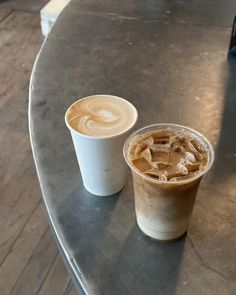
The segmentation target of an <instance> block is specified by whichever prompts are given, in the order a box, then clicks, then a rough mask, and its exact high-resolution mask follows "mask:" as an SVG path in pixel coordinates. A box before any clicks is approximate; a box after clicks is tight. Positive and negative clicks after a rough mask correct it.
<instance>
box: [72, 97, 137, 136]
mask: <svg viewBox="0 0 236 295" xmlns="http://www.w3.org/2000/svg"><path fill="white" fill-rule="evenodd" d="M135 120H136V111H135V108H134V107H133V106H132V105H131V104H130V103H128V102H127V101H125V100H123V99H120V98H118V97H115V96H106V95H104V96H102V95H98V96H90V97H87V98H85V99H81V100H79V101H77V102H76V103H74V104H73V105H72V106H71V107H70V108H69V110H68V112H67V122H68V123H69V125H70V126H71V127H72V128H73V129H75V130H76V131H78V132H80V133H82V134H85V135H90V136H98V137H100V136H101V137H102V136H112V135H116V134H119V133H122V132H124V131H126V130H127V129H129V128H130V126H132V125H133V124H134V122H135Z"/></svg>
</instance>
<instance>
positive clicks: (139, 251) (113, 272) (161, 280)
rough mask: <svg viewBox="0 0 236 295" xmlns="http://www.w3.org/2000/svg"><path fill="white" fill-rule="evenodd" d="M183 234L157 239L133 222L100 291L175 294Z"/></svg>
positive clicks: (107, 292)
mask: <svg viewBox="0 0 236 295" xmlns="http://www.w3.org/2000/svg"><path fill="white" fill-rule="evenodd" d="M185 241H186V234H185V235H183V236H182V237H181V238H180V239H179V240H177V241H175V242H170V243H157V242H155V241H153V240H151V239H150V238H148V237H146V236H145V235H143V234H142V232H141V231H140V229H139V228H138V225H137V224H136V223H135V224H134V226H133V228H132V230H131V231H130V233H129V235H128V237H127V238H126V240H125V241H124V242H123V245H122V247H121V249H120V252H119V255H118V256H117V257H116V260H115V261H114V263H113V265H112V268H111V269H110V271H109V276H108V277H107V280H106V281H105V283H104V285H103V286H102V288H101V291H100V293H99V294H104V295H108V294H109V291H108V290H113V293H112V294H113V295H118V294H129V295H131V294H132V295H136V294H149V295H169V294H175V293H176V289H177V286H178V281H179V274H180V271H181V262H182V256H183V253H184V246H185Z"/></svg>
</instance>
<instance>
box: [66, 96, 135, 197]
mask: <svg viewBox="0 0 236 295" xmlns="http://www.w3.org/2000/svg"><path fill="white" fill-rule="evenodd" d="M101 96H102V97H104V96H106V97H109V98H111V99H118V100H122V103H124V102H125V104H127V106H128V107H129V108H130V109H131V110H132V112H133V114H134V116H133V120H132V122H130V124H129V126H128V128H127V129H125V130H124V131H122V132H121V133H119V134H114V135H109V136H99V137H98V136H93V135H86V134H82V133H80V132H78V131H77V130H75V129H74V128H72V127H71V125H70V123H69V122H68V120H67V114H68V111H69V110H70V108H71V107H72V106H73V105H74V104H76V103H77V101H76V102H75V103H73V104H72V105H71V106H70V107H69V108H68V110H67V111H66V114H65V122H66V125H67V127H68V128H69V130H70V132H71V136H72V140H73V144H74V148H75V152H76V156H77V159H78V163H79V167H80V171H81V175H82V180H83V184H84V187H85V188H86V189H87V190H88V191H89V192H90V193H92V194H94V195H98V196H108V195H113V194H115V193H117V192H119V191H120V190H121V189H122V188H123V187H124V185H125V182H126V176H127V165H126V163H125V160H124V158H123V152H122V151H123V145H124V142H125V140H126V138H127V137H128V135H129V134H130V133H131V131H132V130H133V127H134V126H135V124H136V122H137V119H138V112H137V110H136V108H135V107H134V106H133V105H132V104H131V103H130V102H128V101H126V100H124V99H123V98H120V97H117V96H112V95H93V96H92V97H97V99H99V97H101ZM90 97H91V96H88V97H84V98H81V99H83V100H86V99H89V98H90Z"/></svg>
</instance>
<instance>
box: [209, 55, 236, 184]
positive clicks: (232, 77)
mask: <svg viewBox="0 0 236 295" xmlns="http://www.w3.org/2000/svg"><path fill="white" fill-rule="evenodd" d="M223 67H224V68H225V67H226V70H227V76H228V77H227V80H226V83H225V94H224V106H223V114H222V122H221V128H220V136H219V140H218V144H217V147H216V148H215V156H216V157H215V162H214V164H213V167H212V171H211V172H210V175H209V178H210V181H211V182H212V183H214V184H219V183H221V180H223V181H225V180H227V179H228V178H229V177H232V176H233V175H235V173H236V132H235V126H236V83H235V81H236V55H233V54H230V55H228V58H227V61H226V64H225V65H224V66H223ZM223 70H225V69H223Z"/></svg>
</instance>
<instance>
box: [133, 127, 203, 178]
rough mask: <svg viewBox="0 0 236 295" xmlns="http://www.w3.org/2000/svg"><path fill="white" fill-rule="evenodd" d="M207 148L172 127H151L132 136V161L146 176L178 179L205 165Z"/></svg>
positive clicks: (192, 173)
mask: <svg viewBox="0 0 236 295" xmlns="http://www.w3.org/2000/svg"><path fill="white" fill-rule="evenodd" d="M208 158H209V155H208V151H207V148H206V147H205V145H204V144H203V143H202V142H201V141H200V140H199V139H198V138H196V137H194V136H192V135H190V134H186V133H182V132H174V131H172V130H163V131H152V132H147V133H145V134H142V135H138V136H136V137H134V138H133V139H132V142H131V145H130V149H129V159H130V161H131V163H132V164H133V165H134V166H135V167H136V168H137V169H138V170H139V171H140V172H142V173H144V174H145V175H147V176H150V177H153V178H155V179H159V180H162V181H180V180H183V179H187V178H191V177H193V176H196V175H197V174H198V173H200V172H202V171H203V170H205V169H206V167H207V164H208Z"/></svg>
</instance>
